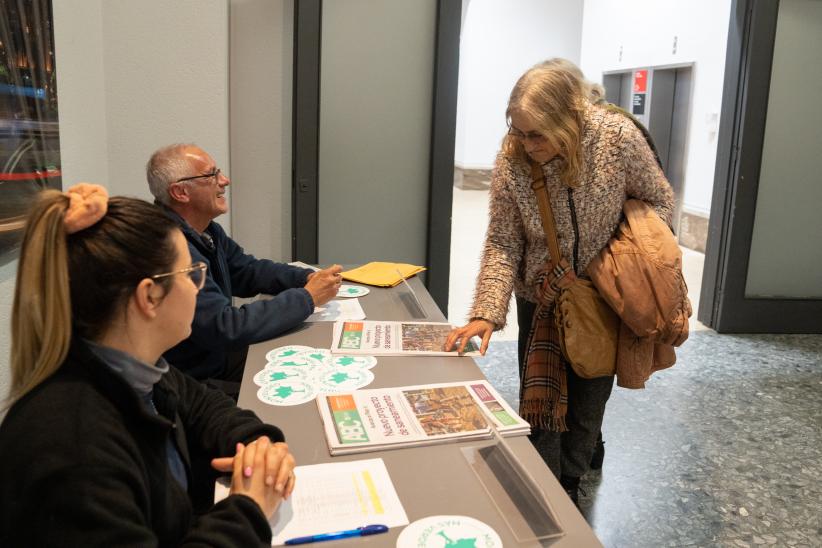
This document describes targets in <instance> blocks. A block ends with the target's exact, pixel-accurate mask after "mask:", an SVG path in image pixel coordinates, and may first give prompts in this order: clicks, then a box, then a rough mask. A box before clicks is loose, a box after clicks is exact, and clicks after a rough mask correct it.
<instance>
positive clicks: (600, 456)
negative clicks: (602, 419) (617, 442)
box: [591, 432, 605, 470]
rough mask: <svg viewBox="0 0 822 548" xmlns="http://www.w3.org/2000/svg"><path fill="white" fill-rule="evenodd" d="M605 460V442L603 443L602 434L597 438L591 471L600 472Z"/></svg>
mask: <svg viewBox="0 0 822 548" xmlns="http://www.w3.org/2000/svg"><path fill="white" fill-rule="evenodd" d="M604 460H605V442H604V441H602V433H601V432H600V434H599V438H597V444H596V445H595V446H594V454H593V455H592V456H591V470H599V469H600V468H602V461H604Z"/></svg>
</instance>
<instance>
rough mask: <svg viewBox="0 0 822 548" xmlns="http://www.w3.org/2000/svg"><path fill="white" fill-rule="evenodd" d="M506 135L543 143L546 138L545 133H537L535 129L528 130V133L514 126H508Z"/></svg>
mask: <svg viewBox="0 0 822 548" xmlns="http://www.w3.org/2000/svg"><path fill="white" fill-rule="evenodd" d="M508 135H510V136H511V137H513V138H514V139H519V140H520V141H523V142H525V141H531V142H533V143H544V142H545V140H546V137H545V135H543V134H541V133H537V132H535V131H529V132H528V133H523V132H521V131H520V130H518V129H517V128H515V127H511V126H508Z"/></svg>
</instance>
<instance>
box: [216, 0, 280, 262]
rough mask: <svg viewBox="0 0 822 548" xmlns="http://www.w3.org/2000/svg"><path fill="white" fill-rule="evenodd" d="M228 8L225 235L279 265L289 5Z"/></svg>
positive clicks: (243, 1) (251, 3)
mask: <svg viewBox="0 0 822 548" xmlns="http://www.w3.org/2000/svg"><path fill="white" fill-rule="evenodd" d="M230 8H231V11H230V17H229V19H230V23H231V25H230V28H231V31H230V36H231V39H230V40H231V43H230V47H229V50H230V59H229V69H230V72H229V86H230V88H229V96H230V107H229V112H230V120H229V124H230V150H231V166H232V167H231V181H232V192H231V209H232V210H233V211H234V212H235V214H234V216H233V217H232V220H231V228H232V234H233V236H234V238H235V239H236V240H237V241H238V242H240V244H241V245H242V246H243V247H244V248H245V249H246V251H248V252H249V253H253V254H254V255H256V256H258V257H269V258H271V259H274V260H282V261H286V262H287V261H290V260H291V100H292V89H291V88H292V86H291V74H292V70H293V68H292V65H293V63H292V58H293V50H294V47H293V41H294V31H293V27H294V22H293V20H294V11H293V9H294V7H293V2H292V0H285V1H271V0H231V6H230ZM239 212H242V214H239Z"/></svg>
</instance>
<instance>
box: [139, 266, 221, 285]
mask: <svg viewBox="0 0 822 548" xmlns="http://www.w3.org/2000/svg"><path fill="white" fill-rule="evenodd" d="M207 268H208V265H207V264H205V263H204V262H203V261H198V262H196V263H194V264H193V265H191V266H189V267H186V268H183V269H180V270H175V271H174V272H164V273H163V274H155V275H154V276H151V279H152V280H159V279H160V278H166V277H168V276H174V275H175V274H188V277H189V278H191V281H192V283H193V284H194V285H195V286H196V287H197V289H198V290H199V289H202V288H203V286H204V285H205V280H206V269H207Z"/></svg>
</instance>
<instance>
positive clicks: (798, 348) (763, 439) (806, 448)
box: [449, 189, 822, 547]
mask: <svg viewBox="0 0 822 548" xmlns="http://www.w3.org/2000/svg"><path fill="white" fill-rule="evenodd" d="M482 195H485V196H482ZM486 200H487V193H485V192H479V191H458V189H455V204H454V223H453V224H454V234H453V236H452V238H453V241H454V242H455V243H456V245H454V246H453V247H454V248H457V249H458V250H459V253H457V254H453V253H452V280H454V277H456V276H455V275H458V276H459V282H458V283H456V284H454V282H453V281H452V284H453V287H452V293H451V306H449V318H451V320H452V321H453V322H457V323H459V322H460V321H461V320H462V319H464V315H465V311H467V307H468V305H469V304H470V299H471V289H472V287H473V285H472V282H473V278H474V276H475V275H476V269H477V267H478V257H479V249H480V248H481V245H482V241H481V240H482V234H481V233H482V231H483V230H484V225H485V222H486V218H487V217H486V212H485V207H486V206H485V202H486ZM701 258H702V254H699V253H694V252H688V251H687V250H685V263H684V264H685V275H686V278H687V279H688V284H689V288H690V290H691V300H692V302H693V304H694V308H696V305H697V303H698V302H699V299H698V294H697V292H698V287H699V280H700V278H701V270H702V264H701ZM694 315H696V314H694ZM500 335H501V336H500ZM515 338H516V334H515V330H508V331H506V332H503V333H502V334H499V333H498V334H496V335H495V336H494V338H493V339H492V344H491V348H490V350H489V353H488V355H487V356H486V357H485V358H484V359H481V360H479V364H480V367H481V368H482V369H483V371H484V373H485V374H486V376H487V377H488V378H489V379H490V380H491V382H492V383H494V385H495V386H497V388H498V389H499V390H500V391H501V392H502V394H503V396H505V397H506V399H508V400H509V401H510V402H511V403H514V404H516V400H517V397H518V382H517V372H516V343H515V342H514V340H515ZM677 356H678V363H677V364H676V365H675V366H674V367H672V368H671V369H669V370H666V371H662V372H659V373H657V374H655V375H654V376H653V377H652V378H651V380H650V381H649V382H648V384H647V387H646V389H644V390H624V389H620V388H615V389H614V392H613V395H612V396H611V399H610V401H609V403H608V409H607V412H606V415H605V424H604V426H603V434H604V438H605V442H606V456H605V465H604V467H603V470H602V471H601V472H598V473H589V474H588V476H586V477H585V478H584V481H583V486H584V488H585V490H586V492H587V496H584V497H582V499H581V506H582V509H583V513H584V514H585V516H586V518H587V519H588V521H589V523H591V526H592V527H593V528H594V530H595V532H596V534H597V536H598V537H599V538H600V539H601V540H602V542H603V543H604V544H605V545H606V546H609V547H611V546H613V547H661V546H734V547H745V546H758V545H771V546H814V547H819V546H822V481H820V477H822V459H820V456H822V336H819V335H719V334H717V333H715V332H714V331H712V330H710V329H706V328H704V326H701V325H700V324H696V323H693V324H692V332H691V336H690V338H689V340H688V341H687V342H686V343H685V344H684V345H683V346H682V347H681V348H680V349H679V350H678V352H677Z"/></svg>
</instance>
